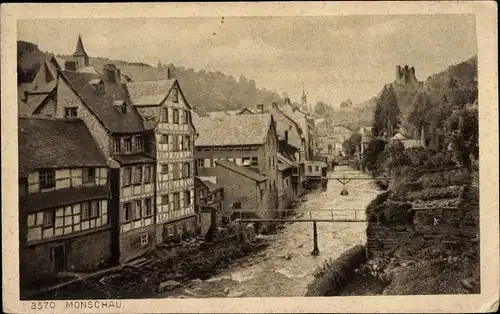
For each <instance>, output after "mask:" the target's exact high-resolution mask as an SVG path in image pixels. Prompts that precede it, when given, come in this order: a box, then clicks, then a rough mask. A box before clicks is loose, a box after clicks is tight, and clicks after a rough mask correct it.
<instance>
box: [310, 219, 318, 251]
mask: <svg viewBox="0 0 500 314" xmlns="http://www.w3.org/2000/svg"><path fill="white" fill-rule="evenodd" d="M313 237H314V239H313V241H314V248H313V251H312V252H311V255H313V256H318V255H319V248H318V229H317V227H316V221H314V222H313Z"/></svg>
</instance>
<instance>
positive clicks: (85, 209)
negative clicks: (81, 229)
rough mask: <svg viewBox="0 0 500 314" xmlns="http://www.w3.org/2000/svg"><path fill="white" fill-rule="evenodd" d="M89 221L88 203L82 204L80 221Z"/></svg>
mask: <svg viewBox="0 0 500 314" xmlns="http://www.w3.org/2000/svg"><path fill="white" fill-rule="evenodd" d="M88 219H90V208H89V203H88V202H85V203H82V220H88Z"/></svg>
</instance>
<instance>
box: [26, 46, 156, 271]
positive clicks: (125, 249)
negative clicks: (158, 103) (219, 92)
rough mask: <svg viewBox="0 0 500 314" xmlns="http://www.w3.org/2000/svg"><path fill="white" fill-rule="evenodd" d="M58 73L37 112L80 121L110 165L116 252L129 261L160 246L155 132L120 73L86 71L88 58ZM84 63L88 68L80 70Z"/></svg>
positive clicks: (107, 69)
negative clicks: (51, 93) (50, 95)
mask: <svg viewBox="0 0 500 314" xmlns="http://www.w3.org/2000/svg"><path fill="white" fill-rule="evenodd" d="M75 58H77V60H74V61H67V63H68V62H73V63H72V64H71V65H70V66H68V64H67V65H66V69H68V68H70V69H73V70H59V72H58V79H57V86H56V89H55V91H54V98H53V99H54V101H43V102H42V103H41V104H40V105H39V106H38V108H37V109H36V110H35V112H34V114H36V115H41V116H52V117H56V118H67V119H71V118H75V117H76V118H80V119H81V120H82V121H84V123H85V124H86V125H87V128H88V129H89V131H90V133H91V134H92V136H93V137H94V139H95V140H96V142H97V143H98V145H99V148H100V149H101V151H102V152H103V153H104V155H105V156H106V158H107V162H108V165H109V166H110V178H111V184H110V185H111V193H112V198H111V201H110V218H111V221H112V222H113V223H114V225H113V243H114V245H113V248H112V249H113V254H114V256H115V257H116V258H117V260H119V261H120V262H126V261H127V260H130V259H132V258H135V257H137V256H139V255H141V254H143V253H144V252H146V251H148V250H149V249H151V248H152V247H154V246H155V244H156V230H155V217H154V209H155V203H154V190H155V186H154V185H155V183H154V180H155V176H154V175H153V173H154V172H155V159H154V155H153V146H152V144H151V143H154V141H153V139H154V134H153V131H152V130H151V129H147V128H146V127H145V125H144V123H143V121H142V118H141V116H140V115H139V113H138V112H137V110H136V109H135V107H134V106H133V105H132V102H131V100H130V97H129V95H128V91H127V89H126V85H125V84H124V83H123V82H122V75H121V73H120V70H119V69H117V68H116V67H115V66H114V65H112V64H108V65H105V66H104V68H103V69H100V70H96V69H94V68H90V67H88V66H87V65H88V61H87V58H86V57H85V56H83V55H82V56H79V54H77V55H76V56H75ZM80 65H83V66H84V67H83V68H82V67H80Z"/></svg>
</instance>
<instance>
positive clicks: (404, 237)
mask: <svg viewBox="0 0 500 314" xmlns="http://www.w3.org/2000/svg"><path fill="white" fill-rule="evenodd" d="M478 241H479V197H478V189H477V187H472V186H467V187H465V188H464V192H463V193H462V197H461V202H460V203H459V205H458V208H457V209H453V208H443V207H434V206H433V207H430V208H420V209H413V219H412V221H410V222H409V223H408V224H388V223H385V222H377V221H370V222H369V223H368V227H367V255H368V257H370V258H371V257H376V256H378V255H383V254H385V253H388V252H389V251H393V250H395V249H397V248H398V247H404V246H416V247H420V248H422V247H428V246H432V245H443V244H444V245H449V246H451V247H456V248H462V249H463V248H469V247H471V246H473V245H477V243H478Z"/></svg>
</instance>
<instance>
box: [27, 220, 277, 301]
mask: <svg viewBox="0 0 500 314" xmlns="http://www.w3.org/2000/svg"><path fill="white" fill-rule="evenodd" d="M268 245H269V242H268V241H267V240H266V239H263V238H260V237H256V238H255V239H253V241H250V242H246V243H245V242H242V241H241V234H239V233H238V232H237V231H236V230H232V229H231V228H228V229H221V230H219V231H218V232H217V233H215V234H214V237H213V239H212V241H211V242H204V241H202V240H200V239H191V240H189V241H184V242H182V243H179V244H176V245H175V246H171V247H158V248H157V249H156V250H155V251H152V252H151V253H149V254H148V255H146V256H143V257H142V258H141V259H139V260H138V261H137V263H135V264H129V265H124V266H122V267H120V268H118V269H116V271H114V272H111V273H109V274H106V275H103V276H99V277H96V278H91V279H88V280H86V279H82V280H78V281H76V282H73V283H71V284H69V285H65V286H64V287H61V288H59V289H55V290H52V291H48V292H46V293H41V294H37V295H34V296H33V297H32V298H31V299H56V300H57V299H59V300H61V299H62V300H64V299H129V298H153V297H156V296H157V295H158V293H160V292H162V293H164V292H168V291H169V290H171V289H175V288H177V287H179V286H182V285H183V284H185V283H186V282H188V281H190V280H193V279H207V278H210V277H212V276H214V275H216V274H217V273H218V272H219V271H220V270H221V269H224V268H227V267H228V266H229V265H230V264H231V263H234V262H238V261H239V259H241V258H244V257H248V256H251V255H252V254H257V253H258V252H259V251H261V250H263V249H265V248H266V247H267V246H268Z"/></svg>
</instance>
